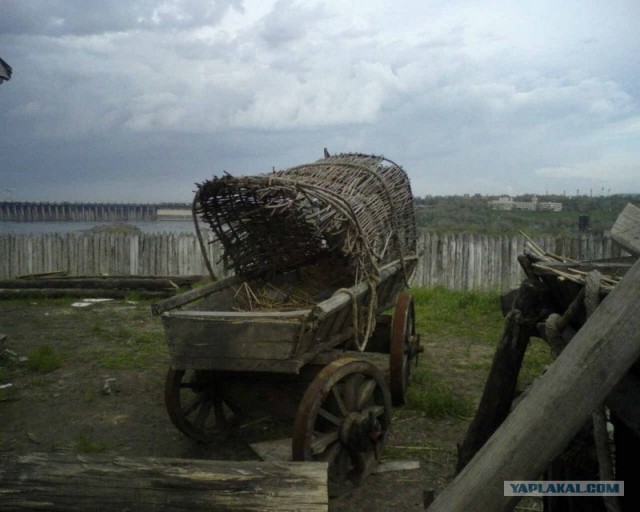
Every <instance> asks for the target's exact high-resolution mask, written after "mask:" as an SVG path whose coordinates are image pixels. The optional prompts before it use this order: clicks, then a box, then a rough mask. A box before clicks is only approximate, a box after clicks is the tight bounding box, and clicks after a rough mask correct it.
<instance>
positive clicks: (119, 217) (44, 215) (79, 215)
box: [0, 201, 191, 222]
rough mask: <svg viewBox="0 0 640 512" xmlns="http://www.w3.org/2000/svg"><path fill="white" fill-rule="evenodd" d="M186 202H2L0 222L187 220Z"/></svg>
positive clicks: (188, 216) (188, 214)
mask: <svg viewBox="0 0 640 512" xmlns="http://www.w3.org/2000/svg"><path fill="white" fill-rule="evenodd" d="M190 218H191V209H190V206H189V205H188V204H186V203H160V204H132V203H129V204H123V203H70V202H62V203H36V202H19V201H4V202H0V222H2V221H6V222H49V221H51V222H75V221H78V222H127V221H156V220H186V219H190Z"/></svg>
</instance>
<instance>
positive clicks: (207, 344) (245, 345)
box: [162, 313, 301, 368]
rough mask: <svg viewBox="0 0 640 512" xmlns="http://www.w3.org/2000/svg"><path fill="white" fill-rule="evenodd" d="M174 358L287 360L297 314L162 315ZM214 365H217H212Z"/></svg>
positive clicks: (295, 331) (296, 328)
mask: <svg viewBox="0 0 640 512" xmlns="http://www.w3.org/2000/svg"><path fill="white" fill-rule="evenodd" d="M162 323H163V325H164V328H165V333H166V338H167V344H168V345H169V352H170V353H171V356H172V358H175V357H186V358H201V357H202V358H204V357H211V358H218V357H219V358H243V357H247V358H250V359H288V358H289V357H291V356H292V351H293V348H294V343H295V340H296V337H297V335H298V333H299V331H300V326H301V320H300V318H296V317H289V318H284V319H283V318H277V317H275V316H274V317H262V318H253V319H252V320H251V321H250V322H249V321H246V319H245V317H243V316H238V317H236V319H234V320H230V319H229V318H225V317H224V316H219V317H216V316H203V315H199V316H194V315H188V316H187V315H178V314H173V315H172V314H171V313H165V314H164V315H163V316H162ZM213 368H215V366H214V367H213Z"/></svg>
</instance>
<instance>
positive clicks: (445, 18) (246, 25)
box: [0, 0, 640, 202]
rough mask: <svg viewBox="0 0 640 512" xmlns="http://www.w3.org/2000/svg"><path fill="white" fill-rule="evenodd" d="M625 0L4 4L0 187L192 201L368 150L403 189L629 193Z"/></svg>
mask: <svg viewBox="0 0 640 512" xmlns="http://www.w3.org/2000/svg"><path fill="white" fill-rule="evenodd" d="M639 24H640V2H638V0H608V1H603V0H563V1H561V2H558V1H555V0H554V1H551V0H549V1H547V0H468V1H457V0H442V1H439V0H394V1H391V0H351V1H348V2H347V1H345V0H319V1H311V0H309V1H306V0H305V1H303V0H276V1H270V0H208V1H205V0H165V1H161V0H158V1H156V0H127V1H124V0H100V1H96V2H93V1H92V2H87V1H85V0H31V1H27V0H0V57H2V58H3V59H4V60H5V61H7V62H8V63H9V64H10V65H11V66H12V68H13V77H12V79H11V80H10V81H8V82H5V83H3V84H2V85H0V200H1V199H19V200H27V201H30V200H42V201H64V200H68V201H78V200H86V201H127V202H129V201H133V202H147V201H190V200H191V198H192V194H193V189H194V183H195V182H200V181H202V180H204V179H207V178H210V177H211V176H213V175H219V174H221V173H222V172H223V171H228V172H230V173H231V174H236V175H241V174H256V173H260V172H267V171H270V170H271V169H272V168H273V167H275V168H277V169H279V168H286V167H289V166H293V165H297V164H302V163H306V162H311V161H315V160H317V159H318V158H320V157H321V156H322V153H323V148H324V147H327V148H328V150H329V152H331V153H337V152H351V151H357V152H364V153H375V154H383V155H385V156H387V157H388V158H391V159H392V160H394V161H396V162H398V163H399V164H401V165H402V166H403V167H404V168H405V169H406V171H407V172H408V174H409V176H410V178H411V182H412V186H413V191H414V194H415V195H417V196H425V195H428V194H430V195H448V194H464V193H471V194H473V193H481V194H503V193H511V194H521V193H529V192H531V193H538V194H544V193H545V192H547V191H548V192H549V193H558V194H562V193H563V192H566V194H567V195H575V194H576V191H577V190H580V193H581V194H583V193H590V191H592V193H593V194H594V195H600V194H603V193H604V194H606V193H609V192H610V193H626V192H636V193H637V192H640V30H639V29H638V26H639Z"/></svg>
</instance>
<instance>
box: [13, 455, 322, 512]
mask: <svg viewBox="0 0 640 512" xmlns="http://www.w3.org/2000/svg"><path fill="white" fill-rule="evenodd" d="M0 475H3V477H2V479H1V480H0V494H2V500H0V511H2V512H3V511H11V512H19V511H31V510H34V509H37V510H42V511H53V510H65V511H69V512H75V511H85V510H94V509H96V504H99V509H100V510H102V511H105V512H110V511H114V512H115V511H118V512H120V511H122V510H136V511H138V512H147V511H149V512H152V511H153V512H155V511H157V510H163V511H167V512H169V511H184V510H226V511H229V512H232V511H244V510H253V511H255V512H260V511H271V510H279V511H280V510H281V511H289V512H294V511H299V512H320V511H322V512H327V510H328V507H329V505H328V503H329V498H328V492H327V463H326V462H282V461H281V462H275V463H274V462H265V461H217V460H193V459H173V458H156V457H153V458H151V457H147V458H141V457H137V458H133V457H117V456H109V455H91V456H89V455H75V454H70V453H66V454H56V453H47V454H44V453H40V454H30V455H24V456H18V457H4V458H3V459H2V460H0Z"/></svg>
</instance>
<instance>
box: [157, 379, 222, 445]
mask: <svg viewBox="0 0 640 512" xmlns="http://www.w3.org/2000/svg"><path fill="white" fill-rule="evenodd" d="M218 386H219V384H218V383H217V381H216V378H215V373H214V372H211V371H202V370H176V369H173V368H169V371H168V372H167V377H166V379H165V385H164V401H165V405H166V407H167V412H168V413H169V417H170V418H171V421H172V422H173V424H174V425H175V426H176V428H177V429H178V430H179V431H180V432H182V433H183V434H184V435H186V436H187V437H190V438H191V439H194V440H196V441H200V442H203V443H206V442H209V441H211V440H213V439H214V438H215V436H216V435H218V434H220V432H221V431H222V429H223V428H224V427H225V426H226V425H227V424H228V422H229V420H228V419H227V412H228V411H230V408H229V406H228V405H227V404H226V403H225V402H224V401H223V399H222V397H221V396H220V392H219V387H218Z"/></svg>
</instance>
